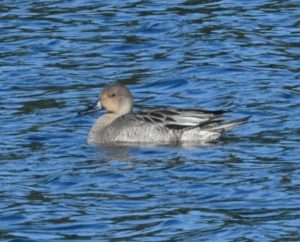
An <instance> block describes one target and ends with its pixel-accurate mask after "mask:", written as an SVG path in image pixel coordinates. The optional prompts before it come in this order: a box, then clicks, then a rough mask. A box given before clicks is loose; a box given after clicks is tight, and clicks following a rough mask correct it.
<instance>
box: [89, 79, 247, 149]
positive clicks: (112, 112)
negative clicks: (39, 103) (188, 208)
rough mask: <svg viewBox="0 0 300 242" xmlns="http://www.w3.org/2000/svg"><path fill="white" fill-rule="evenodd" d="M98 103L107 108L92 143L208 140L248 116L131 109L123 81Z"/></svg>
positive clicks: (104, 93) (94, 129)
mask: <svg viewBox="0 0 300 242" xmlns="http://www.w3.org/2000/svg"><path fill="white" fill-rule="evenodd" d="M97 106H98V107H101V108H104V109H106V111H107V112H108V113H107V114H105V115H103V116H102V117H100V118H99V119H98V120H97V121H96V122H95V124H94V125H93V127H92V128H91V130H90V133H89V136H88V142H89V143H90V144H116V143H119V144H120V143H145V144H146V143H148V144H149V143H151V144H178V143H179V144H180V143H185V142H197V143H208V142H211V141H214V140H216V139H217V138H219V137H220V136H221V134H222V133H223V132H224V131H227V130H230V129H231V128H233V127H235V126H237V125H240V124H243V123H245V122H246V121H247V120H248V117H246V118H241V119H237V120H233V121H229V122H223V121H222V119H221V115H222V114H223V112H222V111H205V110H201V109H175V108H170V109H149V110H144V111H139V112H132V109H133V97H132V94H131V93H130V91H129V90H128V88H127V87H126V86H124V85H122V84H114V85H110V86H107V87H105V88H104V89H103V90H102V92H101V93H100V95H99V100H98V102H97Z"/></svg>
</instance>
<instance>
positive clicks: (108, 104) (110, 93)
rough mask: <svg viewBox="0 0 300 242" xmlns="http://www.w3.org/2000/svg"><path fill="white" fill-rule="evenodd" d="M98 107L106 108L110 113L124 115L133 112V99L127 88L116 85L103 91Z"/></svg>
mask: <svg viewBox="0 0 300 242" xmlns="http://www.w3.org/2000/svg"><path fill="white" fill-rule="evenodd" d="M97 106H98V107H100V108H105V109H106V111H107V112H109V113H114V114H118V115H124V114H127V113H130V112H131V111H132V107H133V97H132V95H131V93H130V91H129V89H128V88H127V87H125V86H124V85H122V84H114V85H111V86H107V87H105V88H104V89H103V90H102V92H101V93H100V95H99V99H98V102H97Z"/></svg>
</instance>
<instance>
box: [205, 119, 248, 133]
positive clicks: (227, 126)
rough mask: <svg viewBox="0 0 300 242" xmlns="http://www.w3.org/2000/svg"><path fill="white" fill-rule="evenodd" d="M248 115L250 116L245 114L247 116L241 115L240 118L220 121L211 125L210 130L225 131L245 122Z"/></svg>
mask: <svg viewBox="0 0 300 242" xmlns="http://www.w3.org/2000/svg"><path fill="white" fill-rule="evenodd" d="M250 117H251V116H247V117H243V118H240V119H236V120H232V121H229V122H227V123H222V124H219V125H216V126H214V127H212V128H211V129H210V130H212V131H217V130H219V131H220V130H221V131H227V130H230V129H232V128H233V127H235V126H237V125H240V124H244V123H247V122H248V120H249V118H250Z"/></svg>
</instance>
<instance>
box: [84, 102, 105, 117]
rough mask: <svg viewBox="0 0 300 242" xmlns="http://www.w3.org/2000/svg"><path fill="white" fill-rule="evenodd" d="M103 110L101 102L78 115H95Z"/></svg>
mask: <svg viewBox="0 0 300 242" xmlns="http://www.w3.org/2000/svg"><path fill="white" fill-rule="evenodd" d="M101 109H102V105H101V102H100V101H97V102H96V103H95V104H93V105H89V106H88V107H87V108H86V109H83V110H81V111H79V112H78V114H79V115H85V114H89V113H95V112H97V111H99V110H101Z"/></svg>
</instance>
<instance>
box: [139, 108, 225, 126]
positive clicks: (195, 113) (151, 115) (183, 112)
mask: <svg viewBox="0 0 300 242" xmlns="http://www.w3.org/2000/svg"><path fill="white" fill-rule="evenodd" d="M222 113H223V111H206V110H202V109H149V110H143V111H141V112H137V113H134V117H135V118H136V119H138V120H140V121H144V122H147V123H151V124H153V125H156V126H160V127H166V128H168V129H174V130H182V129H189V128H195V127H197V126H201V125H206V124H208V123H218V122H220V121H221V120H220V116H221V114H222Z"/></svg>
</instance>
